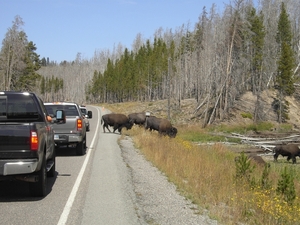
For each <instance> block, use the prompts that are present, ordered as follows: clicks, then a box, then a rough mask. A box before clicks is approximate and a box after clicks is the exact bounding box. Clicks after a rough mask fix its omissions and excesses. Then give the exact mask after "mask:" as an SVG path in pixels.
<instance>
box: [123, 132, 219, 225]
mask: <svg viewBox="0 0 300 225" xmlns="http://www.w3.org/2000/svg"><path fill="white" fill-rule="evenodd" d="M120 147H121V152H122V157H123V159H124V161H125V163H126V164H127V168H129V173H130V175H131V178H132V185H133V188H134V192H135V194H136V201H137V204H136V205H137V209H136V210H137V214H138V216H139V217H140V219H141V221H144V222H145V223H146V224H159V225H169V224H172V225H193V224H195V225H199V224H201V225H202V224H203V225H216V224H218V223H217V221H215V220H212V219H210V218H209V217H208V216H207V215H201V214H199V210H198V209H197V206H196V205H195V204H192V203H191V202H190V201H189V200H187V199H186V198H184V197H183V196H181V195H180V194H179V192H178V191H177V190H176V186H175V185H174V184H172V183H170V182H168V180H167V177H166V176H164V175H163V174H162V173H161V172H160V171H159V170H158V169H157V168H156V167H154V166H153V165H152V164H151V163H150V162H149V161H147V160H145V158H144V156H143V155H142V154H141V153H140V152H139V150H138V149H135V147H134V145H133V142H132V139H131V138H130V137H127V136H126V137H125V138H124V139H122V140H120Z"/></svg>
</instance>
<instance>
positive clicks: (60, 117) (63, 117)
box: [55, 110, 66, 123]
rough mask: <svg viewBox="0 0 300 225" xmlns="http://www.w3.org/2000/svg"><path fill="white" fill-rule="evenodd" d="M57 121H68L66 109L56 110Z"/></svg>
mask: <svg viewBox="0 0 300 225" xmlns="http://www.w3.org/2000/svg"><path fill="white" fill-rule="evenodd" d="M55 115H56V122H57V123H65V122H66V115H65V111H64V110H56V113H55Z"/></svg>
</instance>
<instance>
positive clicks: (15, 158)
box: [0, 91, 64, 197]
mask: <svg viewBox="0 0 300 225" xmlns="http://www.w3.org/2000/svg"><path fill="white" fill-rule="evenodd" d="M58 114H60V115H63V114H64V112H58ZM51 120H52V119H51V117H50V116H49V115H48V114H47V111H46V109H45V106H44V104H43V102H42V100H41V99H40V98H39V97H38V96H37V95H36V94H34V93H28V92H12V91H0V181H3V180H11V181H13V180H21V181H26V182H30V183H29V187H30V193H31V195H32V196H38V197H43V196H45V195H46V194H47V193H46V192H47V176H48V177H53V176H55V143H54V132H53V128H52V122H51ZM62 121H63V118H62Z"/></svg>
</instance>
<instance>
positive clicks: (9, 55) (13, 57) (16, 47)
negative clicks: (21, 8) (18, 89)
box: [0, 16, 28, 91]
mask: <svg viewBox="0 0 300 225" xmlns="http://www.w3.org/2000/svg"><path fill="white" fill-rule="evenodd" d="M23 25H24V22H23V20H22V18H21V17H20V16H16V17H15V20H14V21H13V25H12V27H11V28H8V31H7V33H6V34H5V38H4V40H3V41H2V48H1V53H0V54H1V60H0V63H1V64H0V68H1V74H0V76H1V77H2V80H4V84H3V86H2V87H1V89H4V90H8V91H9V90H11V89H13V88H14V87H13V86H14V83H15V82H16V79H17V78H18V77H19V76H20V73H21V71H22V70H23V69H24V68H25V66H26V65H25V63H24V54H25V52H26V45H27V44H28V41H27V36H26V34H25V32H24V31H23V29H22V26H23Z"/></svg>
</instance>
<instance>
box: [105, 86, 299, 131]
mask: <svg viewBox="0 0 300 225" xmlns="http://www.w3.org/2000/svg"><path fill="white" fill-rule="evenodd" d="M275 96H276V93H275V92H274V91H265V92H264V93H263V94H262V99H263V102H264V104H263V114H264V115H263V116H264V119H265V120H266V121H270V122H272V123H274V124H277V123H276V119H277V116H276V114H275V112H274V110H273V108H272V102H273V100H274V98H275ZM286 100H288V102H289V103H290V110H289V117H290V119H289V120H288V121H287V123H289V124H291V125H292V127H293V131H295V132H298V131H299V129H300V121H299V118H300V92H296V94H295V95H294V96H292V97H287V98H286ZM255 101H256V96H254V95H253V94H252V93H251V92H247V93H245V94H244V95H242V96H241V97H240V99H239V100H238V101H236V103H235V107H234V108H233V109H232V110H231V111H230V115H229V117H228V118H227V119H226V120H224V121H215V122H214V124H220V123H222V124H239V125H242V124H249V123H252V122H253V121H252V120H251V119H249V118H243V117H242V113H250V114H252V115H253V112H254V108H255ZM180 104H181V105H180V107H179V106H178V103H177V102H175V101H172V102H171V103H170V105H171V110H170V117H171V122H172V123H173V124H174V125H185V124H186V125H188V124H192V123H193V124H195V123H196V124H199V126H201V125H202V121H201V119H199V115H198V114H197V113H195V109H196V108H197V101H196V99H184V100H182V101H181V102H180ZM103 106H105V107H107V108H109V109H110V110H112V111H114V112H122V113H124V114H129V113H132V112H150V114H151V115H155V116H157V117H164V118H167V116H168V110H167V109H168V102H167V100H159V101H153V102H130V103H117V104H103ZM198 113H199V112H198Z"/></svg>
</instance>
